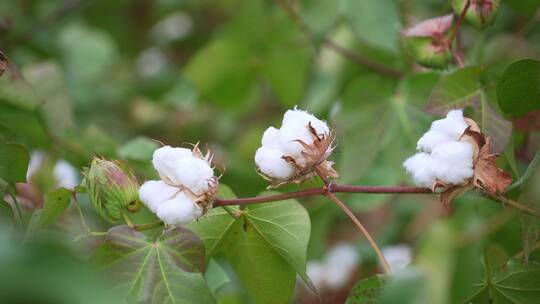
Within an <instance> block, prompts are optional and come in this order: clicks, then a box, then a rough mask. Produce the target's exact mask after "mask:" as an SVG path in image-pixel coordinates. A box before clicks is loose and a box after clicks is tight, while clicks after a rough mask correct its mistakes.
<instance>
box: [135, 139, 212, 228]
mask: <svg viewBox="0 0 540 304" xmlns="http://www.w3.org/2000/svg"><path fill="white" fill-rule="evenodd" d="M211 158H212V157H211V154H210V153H207V154H206V155H203V153H202V152H201V151H200V149H199V148H198V147H197V146H194V147H193V149H187V148H176V147H171V146H164V147H161V148H159V149H157V150H155V151H154V154H153V158H152V165H153V166H154V169H155V170H156V171H157V172H158V174H159V176H160V179H159V180H150V181H146V182H145V183H144V184H143V185H142V186H141V188H140V189H139V198H140V200H141V201H142V202H143V203H144V204H145V205H146V206H147V207H148V209H149V210H150V211H152V212H153V213H155V214H156V215H157V216H158V217H159V218H160V219H161V220H162V221H163V222H164V223H166V224H168V225H180V224H187V223H189V222H191V221H193V220H194V219H197V218H199V217H201V216H202V215H203V214H205V213H206V211H207V210H208V209H209V208H210V207H211V202H212V200H213V198H214V197H215V195H216V193H217V189H218V184H219V182H218V178H217V177H216V176H214V169H213V168H212V167H211V165H210V163H211Z"/></svg>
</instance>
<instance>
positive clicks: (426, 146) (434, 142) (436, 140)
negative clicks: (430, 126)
mask: <svg viewBox="0 0 540 304" xmlns="http://www.w3.org/2000/svg"><path fill="white" fill-rule="evenodd" d="M454 140H455V139H454V138H452V137H450V136H448V135H447V134H445V133H441V132H437V131H434V130H430V131H428V132H426V133H425V134H424V135H423V136H422V137H420V139H419V140H418V143H417V144H416V149H417V150H419V151H423V152H431V151H433V149H434V148H435V147H436V146H438V145H440V144H443V143H445V142H449V141H454Z"/></svg>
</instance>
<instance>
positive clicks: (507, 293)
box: [466, 260, 540, 304]
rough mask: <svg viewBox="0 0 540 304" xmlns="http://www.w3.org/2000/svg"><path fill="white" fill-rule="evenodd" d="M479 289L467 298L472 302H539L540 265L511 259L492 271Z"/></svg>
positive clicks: (479, 303)
mask: <svg viewBox="0 0 540 304" xmlns="http://www.w3.org/2000/svg"><path fill="white" fill-rule="evenodd" d="M485 271H486V278H485V280H484V281H483V282H481V283H480V284H479V285H478V286H479V288H478V290H477V291H476V292H475V294H473V295H472V296H471V298H469V300H467V301H466V302H467V303H471V304H477V303H478V304H481V303H482V304H483V303H493V304H503V303H504V304H506V303H516V304H521V303H523V304H525V303H538V299H540V265H539V264H537V263H529V264H528V265H525V264H524V263H523V262H521V261H519V260H510V261H509V262H508V263H507V264H506V265H504V266H503V267H501V268H498V269H496V270H494V271H493V273H491V271H489V270H486V269H485Z"/></svg>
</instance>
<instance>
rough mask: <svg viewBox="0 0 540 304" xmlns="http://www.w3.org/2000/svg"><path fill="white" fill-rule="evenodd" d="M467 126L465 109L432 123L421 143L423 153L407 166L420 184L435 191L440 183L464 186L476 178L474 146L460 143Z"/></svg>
mask: <svg viewBox="0 0 540 304" xmlns="http://www.w3.org/2000/svg"><path fill="white" fill-rule="evenodd" d="M467 126H468V125H467V123H466V122H465V119H464V117H463V110H452V111H450V112H448V114H447V115H446V118H444V119H439V120H436V121H434V122H433V123H432V124H431V128H430V130H429V131H428V132H426V133H425V134H424V135H423V136H422V137H421V138H420V139H419V140H418V143H417V149H418V150H419V151H421V152H420V153H417V154H416V155H414V156H413V157H410V158H409V159H407V160H406V161H405V162H404V163H403V166H404V167H405V169H406V170H407V173H408V174H409V175H411V176H412V178H413V181H414V183H415V184H416V185H418V186H421V187H426V188H432V187H433V184H434V183H435V181H436V180H439V181H442V182H444V183H445V184H447V185H460V184H463V183H464V182H466V180H467V179H469V178H471V177H472V176H473V174H474V171H473V147H472V145H471V144H470V143H467V142H460V141H459V139H460V137H461V135H463V132H464V131H465V129H466V128H467Z"/></svg>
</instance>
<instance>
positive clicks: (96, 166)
mask: <svg viewBox="0 0 540 304" xmlns="http://www.w3.org/2000/svg"><path fill="white" fill-rule="evenodd" d="M85 182H86V188H87V189H88V195H89V197H90V202H91V203H92V207H94V209H95V210H96V212H97V213H98V214H99V215H100V216H102V217H103V218H104V219H106V220H107V221H109V222H111V223H115V222H117V221H118V220H119V219H120V218H121V217H122V212H123V211H124V210H129V211H131V212H133V211H136V210H138V206H139V201H138V191H139V183H138V182H137V179H136V177H135V175H134V174H133V171H131V169H129V168H128V167H127V166H125V165H124V164H122V163H120V162H115V161H109V160H106V159H100V158H94V159H93V160H92V164H91V166H90V168H88V169H87V170H86V172H85Z"/></svg>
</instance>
